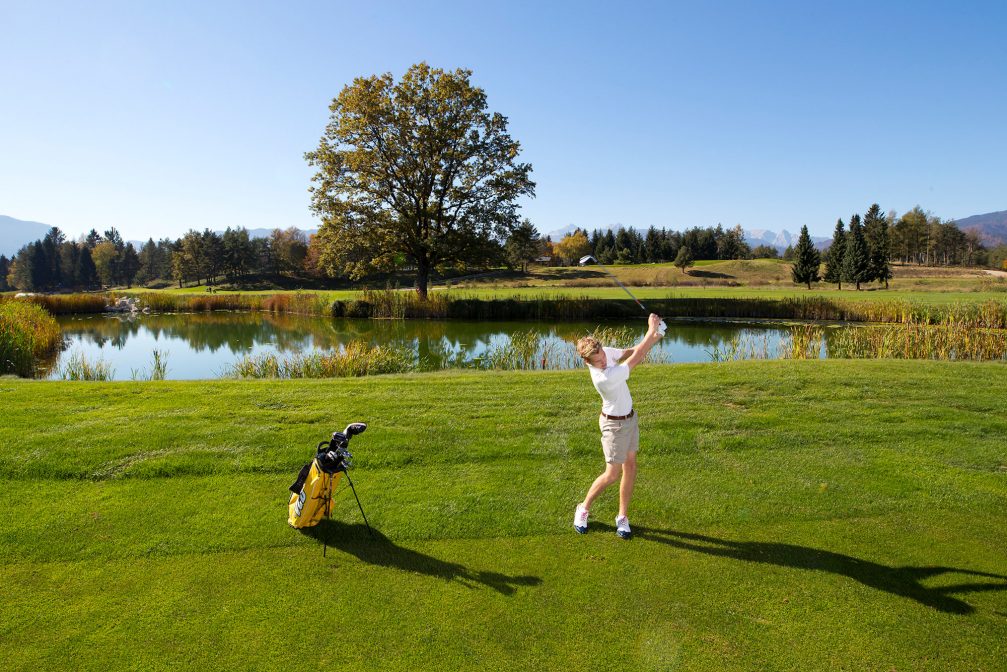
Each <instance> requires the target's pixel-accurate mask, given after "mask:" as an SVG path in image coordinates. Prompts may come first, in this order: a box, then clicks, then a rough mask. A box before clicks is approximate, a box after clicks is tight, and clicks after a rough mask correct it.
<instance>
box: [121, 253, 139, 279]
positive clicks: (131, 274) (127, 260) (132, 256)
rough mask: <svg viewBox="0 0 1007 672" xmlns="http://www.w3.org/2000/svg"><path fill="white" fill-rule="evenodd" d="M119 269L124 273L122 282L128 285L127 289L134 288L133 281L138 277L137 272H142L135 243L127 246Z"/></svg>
mask: <svg viewBox="0 0 1007 672" xmlns="http://www.w3.org/2000/svg"><path fill="white" fill-rule="evenodd" d="M119 268H120V269H121V273H122V281H123V282H125V283H126V287H132V286H133V279H134V278H135V277H136V273H137V271H139V270H140V257H139V255H137V253H136V248H135V247H133V243H127V244H126V248H125V249H124V250H123V252H122V262H121V263H120V265H119Z"/></svg>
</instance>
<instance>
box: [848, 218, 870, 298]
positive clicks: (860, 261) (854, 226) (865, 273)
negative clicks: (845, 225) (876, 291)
mask: <svg viewBox="0 0 1007 672" xmlns="http://www.w3.org/2000/svg"><path fill="white" fill-rule="evenodd" d="M870 276H871V259H870V256H869V255H868V252H867V242H866V241H865V240H864V230H863V227H861V226H860V215H853V216H852V217H850V230H849V231H848V232H847V233H846V251H845V252H844V254H843V280H845V281H846V282H852V283H855V284H856V286H857V291H859V290H860V283H862V282H868V281H869V280H870Z"/></svg>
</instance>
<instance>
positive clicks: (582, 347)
mask: <svg viewBox="0 0 1007 672" xmlns="http://www.w3.org/2000/svg"><path fill="white" fill-rule="evenodd" d="M599 350H601V343H599V342H598V339H597V338H595V337H594V336H585V337H584V338H582V339H580V340H579V341H577V354H579V355H580V356H581V357H583V358H584V359H587V358H588V357H590V356H591V355H593V354H594V353H596V352H598V351H599Z"/></svg>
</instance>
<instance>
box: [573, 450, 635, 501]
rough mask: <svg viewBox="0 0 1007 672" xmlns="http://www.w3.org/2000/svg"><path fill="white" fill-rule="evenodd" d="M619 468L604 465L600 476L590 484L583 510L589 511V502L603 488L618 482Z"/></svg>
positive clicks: (617, 466) (612, 465)
mask: <svg viewBox="0 0 1007 672" xmlns="http://www.w3.org/2000/svg"><path fill="white" fill-rule="evenodd" d="M634 457H635V456H634ZM634 464H635V463H634ZM619 467H620V465H618V464H606V465H605V471H604V472H602V474H601V476H599V477H598V478H596V479H594V483H592V484H591V487H590V488H589V489H588V491H587V497H585V498H584V508H585V509H587V510H588V511H590V510H591V502H593V501H594V500H595V499H596V498H597V497H598V495H600V494H601V493H602V491H603V490H604V489H605V488H607V487H608V486H610V485H612V484H613V483H615V482H616V481H618V480H619ZM634 473H635V472H634Z"/></svg>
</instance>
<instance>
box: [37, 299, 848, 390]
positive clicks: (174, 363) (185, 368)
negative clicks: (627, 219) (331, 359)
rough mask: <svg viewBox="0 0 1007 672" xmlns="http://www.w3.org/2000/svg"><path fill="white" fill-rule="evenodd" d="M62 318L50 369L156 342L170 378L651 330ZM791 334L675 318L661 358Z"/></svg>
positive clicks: (211, 316)
mask: <svg viewBox="0 0 1007 672" xmlns="http://www.w3.org/2000/svg"><path fill="white" fill-rule="evenodd" d="M58 320H59V323H60V326H61V327H62V329H63V333H64V335H65V337H66V339H67V348H66V349H65V350H64V351H63V352H62V353H61V355H60V357H59V360H58V361H57V362H56V363H55V365H54V366H53V368H52V369H51V372H50V374H49V375H50V377H53V378H58V377H59V369H60V368H61V367H62V366H64V365H65V363H66V361H67V360H68V358H69V357H70V356H72V355H74V354H75V353H81V354H83V355H84V356H85V357H86V358H87V359H88V360H95V359H98V358H101V359H103V360H104V361H106V362H108V363H109V364H110V365H111V367H112V369H113V370H114V374H113V376H112V377H113V378H114V379H115V380H130V379H131V378H144V377H146V376H148V375H149V373H150V371H151V370H152V366H153V354H154V351H155V350H157V351H159V352H160V353H161V354H162V355H164V357H165V358H166V361H167V375H166V378H168V379H174V380H192V379H205V378H219V377H222V376H226V375H228V370H229V368H230V367H231V366H232V365H234V364H235V363H236V362H238V361H240V360H242V359H243V358H245V357H246V356H253V357H254V356H259V355H264V354H275V355H278V356H281V357H284V356H290V355H295V354H309V353H312V352H333V351H339V350H340V349H341V348H343V347H344V346H345V345H346V344H347V343H350V342H353V341H364V342H367V343H371V344H375V345H394V346H397V347H401V348H407V349H409V350H410V351H411V352H412V353H413V354H414V356H415V358H416V361H422V362H425V363H426V365H425V366H426V368H443V367H445V366H469V365H475V364H478V362H479V360H480V359H481V358H483V357H486V356H487V353H491V352H492V351H493V349H494V348H500V347H503V346H506V345H507V343H508V341H509V339H510V337H511V335H513V334H518V333H521V334H528V333H529V332H534V333H535V334H537V335H538V336H540V348H539V353H538V355H537V357H543V356H545V357H551V358H552V361H548V362H546V364H547V365H548V368H571V367H574V366H579V365H580V362H579V360H578V359H577V357H576V354H575V353H574V351H573V346H572V345H571V343H572V342H573V341H575V340H576V339H577V338H579V337H580V336H583V335H585V334H586V333H588V332H591V331H592V330H594V329H595V328H597V327H599V326H604V327H616V328H618V327H627V328H629V329H631V330H632V333H633V334H634V338H639V337H640V336H642V335H643V333H644V331H645V328H646V324H645V321H644V320H642V319H641V320H633V321H623V322H618V321H612V322H606V323H604V324H602V325H599V324H598V323H588V322H565V323H562V324H549V323H543V322H470V321H460V320H360V319H332V318H322V317H305V316H295V315H274V314H269V313H250V312H226V311H218V312H213V313H168V314H149V315H142V314H141V315H136V316H129V317H123V316H112V315H68V316H61V317H59V318H58ZM827 331H832V330H831V329H829V330H827ZM789 333H790V331H789V328H788V327H787V326H786V325H782V324H779V323H775V324H767V323H762V324H753V323H750V322H749V323H741V322H737V323H735V322H719V323H697V322H691V321H670V322H669V324H668V332H667V335H666V336H665V338H664V339H663V340H662V341H661V342H660V343H659V345H658V347H656V348H655V349H654V350H655V352H654V356H655V358H656V359H657V360H658V361H665V362H708V361H710V360H711V359H712V357H713V353H715V352H717V351H718V350H722V349H723V348H724V347H725V346H727V345H728V344H730V343H731V342H732V340H733V339H738V338H740V339H742V340H744V341H745V342H747V343H750V344H754V345H755V347H757V348H758V349H760V350H761V351H762V352H763V353H764V354H765V355H766V356H768V357H770V358H774V357H776V356H777V355H778V350H779V347H780V345H781V343H782V342H783V340H784V339H785V338H786V337H787V336H788V335H789ZM735 342H737V341H735ZM823 352H824V349H823ZM823 356H824V354H823ZM536 361H537V360H536Z"/></svg>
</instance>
